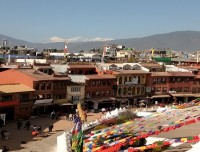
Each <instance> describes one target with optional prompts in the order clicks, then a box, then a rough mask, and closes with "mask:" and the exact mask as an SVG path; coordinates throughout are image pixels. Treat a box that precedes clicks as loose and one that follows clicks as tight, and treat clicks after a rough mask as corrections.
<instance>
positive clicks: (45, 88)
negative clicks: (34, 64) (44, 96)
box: [34, 82, 67, 90]
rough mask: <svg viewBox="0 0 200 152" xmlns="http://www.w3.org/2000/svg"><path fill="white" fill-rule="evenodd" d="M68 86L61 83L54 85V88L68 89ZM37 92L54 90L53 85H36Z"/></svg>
mask: <svg viewBox="0 0 200 152" xmlns="http://www.w3.org/2000/svg"><path fill="white" fill-rule="evenodd" d="M66 87H67V84H66V82H60V83H54V88H61V89H62V88H66ZM34 89H35V90H51V89H52V83H44V82H43V83H36V84H35V88H34Z"/></svg>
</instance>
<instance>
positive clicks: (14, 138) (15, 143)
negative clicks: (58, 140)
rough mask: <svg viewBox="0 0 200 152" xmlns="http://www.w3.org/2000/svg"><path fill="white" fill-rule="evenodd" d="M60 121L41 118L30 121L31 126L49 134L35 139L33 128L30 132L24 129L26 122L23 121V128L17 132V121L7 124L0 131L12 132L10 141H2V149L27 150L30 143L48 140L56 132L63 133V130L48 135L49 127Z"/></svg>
mask: <svg viewBox="0 0 200 152" xmlns="http://www.w3.org/2000/svg"><path fill="white" fill-rule="evenodd" d="M57 121H58V120H52V119H50V118H49V117H41V118H33V119H30V122H31V126H33V125H37V126H39V125H40V126H41V127H42V133H45V134H48V135H47V136H44V137H37V138H36V137H33V136H32V128H30V129H29V130H27V129H25V128H24V125H25V123H26V121H22V123H23V126H22V128H21V130H17V123H16V122H15V121H12V122H7V124H6V125H5V126H3V127H2V128H0V131H1V130H3V129H5V130H7V131H9V132H10V135H9V138H8V140H2V139H0V147H1V146H7V147H8V148H9V150H10V151H17V150H21V149H25V145H26V144H27V143H29V142H34V141H37V140H42V139H43V138H48V137H49V136H51V135H52V134H54V133H55V132H59V131H63V130H54V129H53V132H51V133H48V125H49V124H50V123H53V124H54V123H56V122H57Z"/></svg>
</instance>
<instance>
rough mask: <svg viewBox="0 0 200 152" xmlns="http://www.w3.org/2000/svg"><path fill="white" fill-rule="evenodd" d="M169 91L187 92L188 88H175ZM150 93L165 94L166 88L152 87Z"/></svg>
mask: <svg viewBox="0 0 200 152" xmlns="http://www.w3.org/2000/svg"><path fill="white" fill-rule="evenodd" d="M170 91H176V92H189V91H190V89H189V87H177V88H170ZM151 92H163V93H166V92H167V87H163V88H162V87H152V88H151Z"/></svg>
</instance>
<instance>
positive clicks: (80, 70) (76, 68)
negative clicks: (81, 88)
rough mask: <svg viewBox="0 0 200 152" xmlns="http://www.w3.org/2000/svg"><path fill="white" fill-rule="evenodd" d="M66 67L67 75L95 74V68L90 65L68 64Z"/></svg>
mask: <svg viewBox="0 0 200 152" xmlns="http://www.w3.org/2000/svg"><path fill="white" fill-rule="evenodd" d="M68 66H69V68H68V74H81V75H91V74H97V71H96V67H95V66H94V65H92V64H69V65H68Z"/></svg>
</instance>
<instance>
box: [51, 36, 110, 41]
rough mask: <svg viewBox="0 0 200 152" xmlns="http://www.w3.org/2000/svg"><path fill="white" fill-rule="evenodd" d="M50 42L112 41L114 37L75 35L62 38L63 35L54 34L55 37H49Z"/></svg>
mask: <svg viewBox="0 0 200 152" xmlns="http://www.w3.org/2000/svg"><path fill="white" fill-rule="evenodd" d="M48 40H49V42H65V41H67V42H88V41H90V42H91V41H93V42H94V41H110V40H114V39H112V38H101V37H96V38H91V39H89V38H83V37H81V36H77V37H74V38H68V39H67V38H61V37H57V36H54V37H51V38H49V39H48Z"/></svg>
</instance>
